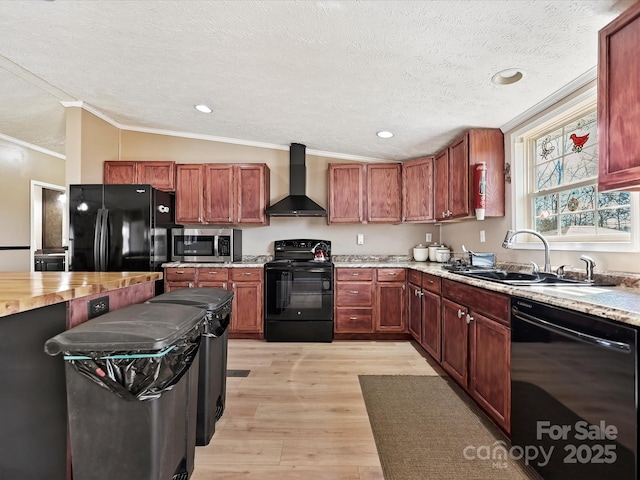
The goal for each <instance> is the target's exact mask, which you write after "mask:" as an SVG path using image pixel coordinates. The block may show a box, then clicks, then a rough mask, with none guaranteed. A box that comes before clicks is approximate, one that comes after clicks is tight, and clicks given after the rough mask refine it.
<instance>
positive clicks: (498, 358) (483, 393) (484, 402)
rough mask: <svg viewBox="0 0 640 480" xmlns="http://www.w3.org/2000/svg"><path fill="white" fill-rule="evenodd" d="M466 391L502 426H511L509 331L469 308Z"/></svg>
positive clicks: (507, 427)
mask: <svg viewBox="0 0 640 480" xmlns="http://www.w3.org/2000/svg"><path fill="white" fill-rule="evenodd" d="M469 325H470V331H469V345H470V351H469V355H470V359H469V360H470V361H469V391H470V392H471V395H472V396H473V398H474V399H475V400H476V401H477V402H478V403H479V404H480V405H481V406H482V407H483V408H484V409H485V411H487V413H489V415H491V417H493V419H494V420H495V421H496V422H497V423H498V424H499V425H500V426H501V427H502V428H503V429H504V430H505V431H507V432H508V431H510V427H511V385H510V381H511V376H510V374H509V372H510V370H511V331H510V329H509V327H508V326H506V325H504V324H502V323H500V322H496V321H495V320H493V319H491V318H489V317H486V316H484V315H482V314H481V313H478V312H471V322H470V324H469Z"/></svg>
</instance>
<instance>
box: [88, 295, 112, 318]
mask: <svg viewBox="0 0 640 480" xmlns="http://www.w3.org/2000/svg"><path fill="white" fill-rule="evenodd" d="M107 312H109V297H99V298H96V299H94V300H89V301H88V302H87V320H91V319H92V318H96V317H99V316H100V315H102V314H104V313H107Z"/></svg>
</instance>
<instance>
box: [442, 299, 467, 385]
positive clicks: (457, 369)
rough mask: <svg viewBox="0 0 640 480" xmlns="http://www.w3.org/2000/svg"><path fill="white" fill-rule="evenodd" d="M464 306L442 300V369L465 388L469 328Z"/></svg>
mask: <svg viewBox="0 0 640 480" xmlns="http://www.w3.org/2000/svg"><path fill="white" fill-rule="evenodd" d="M468 313H469V312H468V310H467V308H466V307H465V306H464V305H460V304H459V303H456V302H453V301H451V300H449V299H447V298H442V367H443V368H444V369H445V370H446V371H447V373H448V374H449V375H451V377H452V378H453V379H454V380H455V381H456V382H458V383H459V384H460V385H462V386H463V387H465V388H467V384H468V382H467V379H468V376H469V369H468V366H467V360H468V358H469V354H468V348H469V347H468V344H469V340H468V339H469V328H468V325H467V320H466V319H467V314H468Z"/></svg>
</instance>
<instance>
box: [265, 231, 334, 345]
mask: <svg viewBox="0 0 640 480" xmlns="http://www.w3.org/2000/svg"><path fill="white" fill-rule="evenodd" d="M333 270H334V267H333V263H332V262H331V242H330V241H328V240H312V239H295V240H277V241H275V242H274V260H273V261H271V262H268V263H267V264H266V265H265V282H264V298H265V302H264V337H265V340H267V341H273V342H278V341H279V342H331V341H332V340H333Z"/></svg>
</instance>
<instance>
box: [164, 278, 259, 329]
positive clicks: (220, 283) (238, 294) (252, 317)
mask: <svg viewBox="0 0 640 480" xmlns="http://www.w3.org/2000/svg"><path fill="white" fill-rule="evenodd" d="M164 278H165V283H164V286H165V291H166V292H170V291H173V290H177V289H180V288H194V287H213V288H222V289H224V290H231V291H232V292H233V302H232V304H231V323H230V325H229V334H230V335H231V336H233V335H234V334H236V335H237V336H242V335H250V336H251V337H252V338H255V337H256V336H258V337H259V338H262V335H263V331H264V328H263V323H264V321H263V318H264V313H263V305H264V300H263V298H264V287H263V285H264V271H263V269H261V268H215V267H214V268H208V267H197V268H196V267H171V268H166V269H165V275H164Z"/></svg>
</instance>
